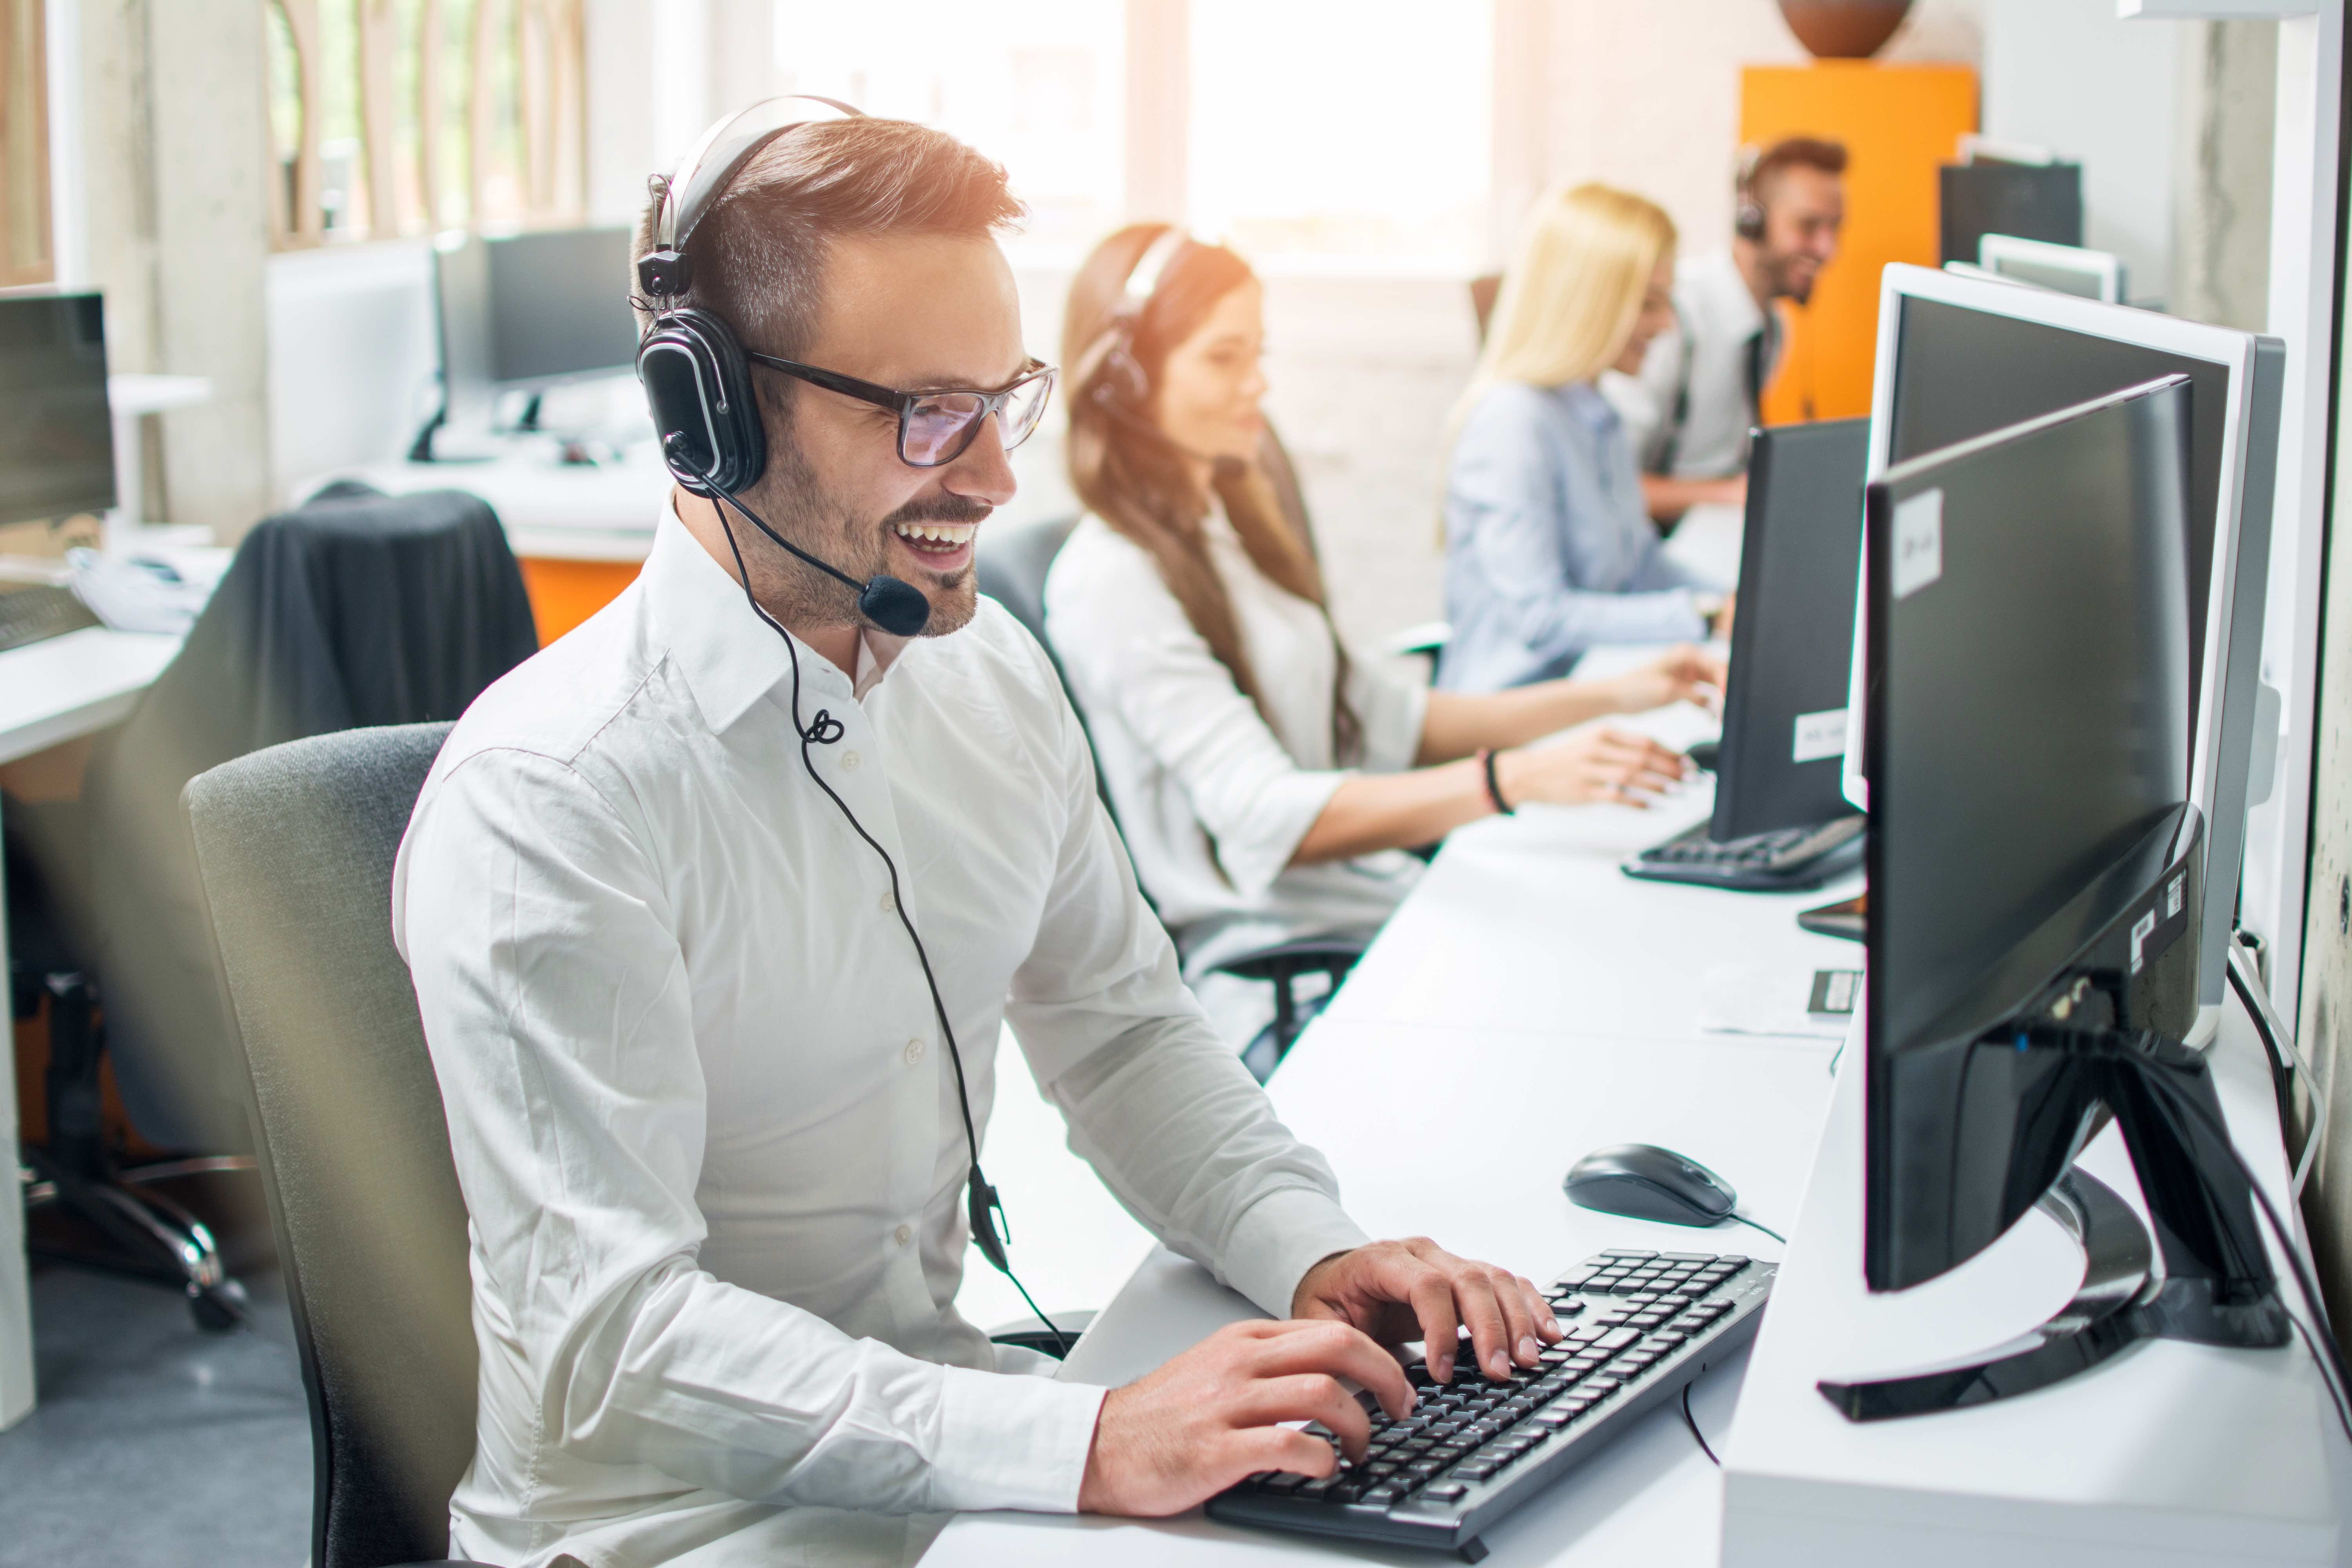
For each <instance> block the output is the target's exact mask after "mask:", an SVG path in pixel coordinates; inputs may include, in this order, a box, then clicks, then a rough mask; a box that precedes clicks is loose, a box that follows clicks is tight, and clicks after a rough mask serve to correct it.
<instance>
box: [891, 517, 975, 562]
mask: <svg viewBox="0 0 2352 1568" xmlns="http://www.w3.org/2000/svg"><path fill="white" fill-rule="evenodd" d="M890 531H891V532H893V533H895V534H897V535H898V538H899V539H900V540H901V541H902V542H904V543H905V544H906V546H907V548H908V549H909V550H912V551H913V552H915V553H916V554H918V555H953V554H954V553H955V552H957V551H959V550H961V549H962V548H963V547H964V546H965V545H967V544H970V543H971V536H972V535H973V534H975V533H978V532H979V531H980V524H978V523H976V522H894V523H892V524H891V525H890Z"/></svg>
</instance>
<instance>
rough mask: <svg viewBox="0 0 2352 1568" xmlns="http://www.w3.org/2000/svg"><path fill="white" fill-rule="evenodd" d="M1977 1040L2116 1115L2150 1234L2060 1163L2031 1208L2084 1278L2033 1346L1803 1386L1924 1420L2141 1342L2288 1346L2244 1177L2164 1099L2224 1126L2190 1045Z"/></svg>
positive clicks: (2059, 1036)
mask: <svg viewBox="0 0 2352 1568" xmlns="http://www.w3.org/2000/svg"><path fill="white" fill-rule="evenodd" d="M1976 1048H1977V1049H1979V1050H1986V1049H1993V1050H2002V1051H2009V1050H2019V1049H2049V1050H2059V1051H2063V1052H2065V1053H2067V1054H2068V1055H2069V1056H2070V1057H2072V1058H2074V1061H2075V1064H2076V1066H2077V1068H2078V1073H2077V1075H2076V1076H2077V1077H2078V1078H2079V1079H2080V1082H2079V1083H2078V1084H2077V1086H2076V1087H2077V1089H2078V1090H2080V1091H2082V1092H2084V1093H2087V1094H2088V1095H2089V1096H2090V1097H2091V1100H2093V1101H2095V1103H2096V1104H2097V1105H2099V1106H2103V1107H2105V1109H2106V1110H2110V1111H2111V1112H2112V1113H2113V1114H2114V1116H2115V1118H2116V1121H2119V1122H2120V1123H2121V1124H2122V1128H2123V1135H2124V1143H2125V1147H2126V1149H2128V1150H2129V1151H2130V1153H2131V1158H2132V1168H2133V1169H2134V1171H2136V1172H2137V1173H2138V1175H2139V1182H2140V1188H2141V1191H2142V1192H2143V1193H2144V1194H2146V1195H2147V1205H2148V1213H2149V1216H2150V1218H2151V1219H2153V1220H2154V1221H2155V1226H2156V1235H2155V1236H2154V1237H2150V1235H2149V1234H2148V1229H2147V1226H2144V1225H2142V1224H2141V1223H2140V1218H2139V1215H2137V1213H2135V1212H2134V1211H2133V1209H2132V1208H2131V1206H2130V1205H2128V1204H2126V1203H2125V1202H2124V1200H2123V1199H2122V1198H2121V1197H2119V1196H2118V1195H2117V1194H2116V1192H2115V1189H2113V1188H2112V1187H2109V1186H2108V1185H2106V1184H2105V1183H2104V1182H2101V1181H2100V1180H2098V1179H2097V1178H2096V1177H2095V1176H2093V1175H2091V1174H2090V1173H2088V1172H2085V1171H2082V1170H2077V1169H2072V1168H2070V1169H2068V1170H2067V1171H2065V1172H2064V1173H2062V1174H2061V1175H2060V1176H2059V1178H2058V1180H2057V1181H2056V1182H2055V1183H2054V1184H2053V1185H2052V1186H2051V1188H2050V1190H2049V1191H2048V1192H2046V1193H2044V1194H2042V1199H2041V1201H2040V1203H2039V1204H2038V1205H2037V1206H2038V1207H2040V1208H2041V1210H2042V1212H2043V1213H2044V1214H2047V1215H2050V1216H2051V1217H2052V1218H2053V1219H2055V1220H2056V1221H2057V1222H2058V1223H2059V1224H2060V1225H2061V1226H2064V1227H2065V1229H2066V1230H2067V1232H2068V1233H2069V1234H2070V1235H2072V1236H2073V1237H2074V1240H2075V1242H2076V1244H2077V1245H2079V1246H2080V1247H2082V1249H2083V1256H2084V1270H2083V1283H2082V1285H2081V1287H2080V1288H2079V1289H2076V1291H2075V1292H2074V1299H2073V1300H2070V1301H2068V1302H2067V1303H2066V1305H2065V1306H2064V1307H2063V1308H2062V1309H2061V1310H2059V1311H2058V1312H2057V1313H2056V1315H2054V1316H2053V1317H2052V1318H2051V1319H2050V1320H2049V1321H2047V1322H2045V1323H2043V1324H2042V1326H2041V1327H2040V1328H2039V1329H2037V1330H2036V1331H2034V1332H2035V1335H2036V1337H2037V1342H2036V1343H2034V1344H2032V1345H2031V1346H2029V1347H2027V1348H2025V1349H2022V1350H2019V1351H2015V1352H2011V1353H2008V1354H2004V1355H1997V1356H1993V1357H1990V1358H1988V1359H1985V1360H1982V1361H1979V1362H1975V1363H1969V1364H1965V1365H1959V1366H1946V1367H1940V1368H1936V1369H1932V1370H1927V1371H1921V1372H1917V1373H1909V1374H1906V1375H1903V1376H1898V1377H1891V1378H1882V1379H1874V1380H1872V1381H1870V1382H1865V1383H1831V1382H1826V1381H1825V1382H1822V1383H1819V1384H1815V1386H1816V1387H1817V1388H1819V1389H1820V1390H1821V1392H1822V1396H1823V1397H1824V1398H1826V1399H1828V1400H1829V1402H1830V1403H1831V1404H1832V1405H1835V1406H1837V1408H1838V1410H1839V1412H1840V1413H1841V1414H1843V1415H1844V1416H1845V1417H1846V1419H1847V1420H1849V1421H1884V1420H1887V1419H1890V1418H1892V1417H1895V1416H1900V1415H1928V1414H1931V1413H1933V1412H1936V1411H1939V1410H1952V1409H1958V1408H1960V1407H1962V1406H1966V1405H1985V1404H1989V1403H1990V1402H1991V1401H1993V1400H1996V1399H2008V1398H2011V1397H2013V1396H2015V1395H2017V1394H2031V1393H2032V1392H2033V1391H2034V1390H2035V1389H2039V1388H2047V1387H2048V1386H2050V1384H2053V1383H2057V1382H2060V1381H2062V1380H2063V1379H2065V1378H2069V1377H2073V1376H2074V1375H2076V1374H2077V1373H2084V1372H2088V1371H2090V1370H2091V1369H2092V1368H2093V1367H2095V1366H2097V1365H2099V1364H2100V1363H2103V1362H2105V1361H2107V1360H2109V1359H2110V1358H2112V1357H2113V1356H2114V1355H2115V1354H2116V1352H2119V1351H2122V1350H2125V1349H2126V1348H2128V1347H2129V1346H2131V1345H2134V1344H2137V1343H2138V1342H2141V1341H2142V1340H2150V1339H2170V1340H2186V1341H2189V1342H2193V1343H2197V1344H2209V1345H2233V1346H2241V1347H2245V1348H2249V1349H2274V1348H2276V1347H2278V1346H2281V1345H2284V1344H2285V1343H2286V1342H2287V1340H2288V1336H2289V1333H2290V1328H2289V1322H2288V1318H2287V1313H2286V1308H2285V1306H2284V1303H2282V1302H2281V1301H2280V1300H2279V1297H2278V1285H2277V1279H2276V1276H2275V1275H2274V1274H2273V1272H2272V1270H2271V1267H2270V1258H2269V1255H2268V1253H2267V1252H2266V1251H2265V1250H2264V1249H2263V1238H2262V1233H2261V1232H2260V1230H2258V1229H2257V1228H2256V1226H2255V1221H2254V1214H2253V1204H2252V1194H2251V1193H2250V1191H2249V1190H2248V1188H2247V1185H2246V1179H2245V1176H2244V1174H2243V1173H2242V1172H2241V1171H2240V1170H2239V1168H2238V1165H2237V1163H2236V1162H2235V1161H2234V1160H2233V1159H2231V1156H2230V1154H2229V1152H2227V1151H2226V1150H2224V1149H2222V1148H2221V1147H2219V1146H2218V1144H2217V1143H2216V1141H2215V1139H2214V1135H2213V1131H2212V1130H2211V1129H2210V1128H2208V1127H2207V1126H2206V1125H2205V1124H2204V1119H2203V1118H2200V1117H2199V1116H2197V1115H2195V1114H2194V1113H2193V1112H2190V1111H2187V1110H2182V1109H2180V1108H2179V1106H2178V1105H2176V1104H2175V1103H2174V1100H2173V1097H2174V1096H2178V1095H2185V1096H2186V1097H2188V1098H2189V1099H2190V1100H2194V1101H2195V1102H2196V1103H2198V1104H2200V1105H2201V1106H2203V1107H2204V1109H2205V1110H2206V1112H2207V1114H2208V1115H2210V1117H2211V1119H2212V1121H2213V1123H2214V1125H2215V1126H2217V1127H2218V1126H2221V1125H2223V1123H2222V1121H2221V1101H2220V1100H2219V1098H2218V1097H2217V1096H2216V1095H2215V1094H2214V1092H2213V1080H2212V1078H2211V1075H2210V1072H2209V1071H2208V1070H2207V1068H2206V1065H2205V1060H2204V1058H2203V1057H2202V1056H2201V1055H2200V1053H2198V1052H2196V1051H2192V1050H2190V1049H2189V1047H2186V1046H2184V1045H2181V1044H2180V1043H2179V1041H2177V1040H2172V1039H2168V1038H2167V1037H2163V1036H2161V1035H2157V1034H2152V1033H2126V1032H2124V1031H2121V1030H2082V1029H2061V1028H2042V1027H2033V1028H2027V1029H2021V1030H2017V1031H2015V1032H2013V1033H2011V1034H2009V1035H2008V1036H2007V1037H2003V1038H1994V1039H1987V1040H1981V1041H1979V1042H1978V1045H1977V1047H1976ZM2168 1085H2169V1088H2168V1087H2167V1086H2168ZM2159 1253H2160V1254H2161V1258H2162V1268H2161V1269H2160V1270H2159V1269H2158V1268H2156V1267H2155V1265H2156V1263H2157V1259H2158V1254H2159Z"/></svg>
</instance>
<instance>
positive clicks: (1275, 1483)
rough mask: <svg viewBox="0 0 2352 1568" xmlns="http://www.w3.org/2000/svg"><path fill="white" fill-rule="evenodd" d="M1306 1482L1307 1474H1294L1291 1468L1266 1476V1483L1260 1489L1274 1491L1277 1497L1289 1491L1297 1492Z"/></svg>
mask: <svg viewBox="0 0 2352 1568" xmlns="http://www.w3.org/2000/svg"><path fill="white" fill-rule="evenodd" d="M1306 1484H1307V1478H1306V1477H1305V1476H1301V1475H1297V1474H1294V1473H1293V1472H1291V1471H1289V1470H1276V1471H1275V1473H1274V1474H1272V1475H1270V1476H1268V1477H1266V1478H1265V1484H1263V1485H1262V1486H1260V1487H1259V1488H1258V1489H1259V1490H1260V1491H1264V1492H1269V1493H1272V1494H1273V1495H1274V1496H1276V1497H1280V1496H1283V1495H1284V1494H1285V1493H1287V1492H1295V1491H1297V1489H1299V1488H1300V1487H1303V1486H1305V1485H1306Z"/></svg>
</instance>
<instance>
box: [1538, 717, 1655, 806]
mask: <svg viewBox="0 0 2352 1568" xmlns="http://www.w3.org/2000/svg"><path fill="white" fill-rule="evenodd" d="M1691 771H1692V769H1691V762H1690V759H1689V758H1688V757H1685V756H1684V755H1683V754H1682V753H1681V752H1677V751H1675V750H1674V749H1673V748H1672V747H1669V746H1662V745H1660V744H1659V743H1658V742H1655V741H1653V740H1651V739H1650V738H1649V737H1648V736H1646V735H1635V734H1631V733H1628V732H1627V731H1623V730H1614V729H1611V728H1609V727H1608V726H1606V725H1601V726H1597V727H1595V728H1593V729H1590V730H1580V731H1577V732H1576V733H1575V734H1573V735H1570V736H1569V737H1568V738H1567V739H1566V740H1564V741H1561V742H1559V743H1558V744H1557V745H1549V746H1529V747H1523V748H1521V749H1519V750H1517V751H1510V752H1496V756H1495V778H1496V783H1497V784H1500V785H1501V786H1502V790H1503V798H1504V799H1505V800H1507V801H1508V802H1510V804H1511V805H1512V807H1513V808H1514V809H1517V807H1519V806H1522V805H1531V804H1533V803H1534V802H1537V801H1543V802H1545V803H1547V804H1549V805H1634V806H1642V807H1647V806H1648V805H1649V804H1650V802H1651V801H1652V800H1654V798H1656V797H1657V796H1658V795H1663V794H1664V793H1665V792H1666V791H1667V790H1670V789H1673V788H1674V787H1675V785H1677V784H1681V783H1682V782H1683V781H1684V780H1685V779H1686V778H1688V777H1689V776H1690V774H1691Z"/></svg>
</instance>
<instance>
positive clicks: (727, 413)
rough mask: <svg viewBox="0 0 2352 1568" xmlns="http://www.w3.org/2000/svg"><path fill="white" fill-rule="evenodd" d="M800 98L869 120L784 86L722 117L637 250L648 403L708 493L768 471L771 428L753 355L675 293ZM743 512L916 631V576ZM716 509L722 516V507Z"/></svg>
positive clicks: (746, 484) (659, 184) (680, 462)
mask: <svg viewBox="0 0 2352 1568" xmlns="http://www.w3.org/2000/svg"><path fill="white" fill-rule="evenodd" d="M795 102H798V103H815V104H821V105H823V106H824V107H825V108H827V109H830V110H835V111H836V114H835V117H836V118H840V119H845V120H862V119H864V118H865V116H864V115H862V114H860V113H859V112H858V111H857V110H855V109H853V108H851V107H850V106H849V105H848V104H845V103H843V102H840V101H839V100H835V99H830V98H817V97H814V96H812V95H809V94H805V93H787V94H785V95H783V96H782V97H781V98H771V99H764V100H761V101H760V102H758V103H755V104H753V105H752V106H751V108H749V109H747V110H743V111H742V112H741V113H740V114H735V115H731V116H730V117H729V118H727V119H725V120H722V121H719V123H718V124H716V125H714V126H712V127H711V128H710V129H709V130H708V131H706V132H703V133H702V138H701V140H700V141H698V142H696V143H695V144H694V146H693V147H692V148H691V149H690V150H688V153H687V155H686V159H685V161H684V162H683V163H680V164H679V166H678V172H677V174H675V175H673V176H672V177H670V178H669V179H667V180H660V179H658V178H657V179H656V182H655V184H656V190H657V191H658V193H659V195H660V198H661V215H660V217H659V220H658V222H657V225H656V232H655V241H654V244H655V248H654V249H653V250H651V251H650V252H648V253H647V254H646V255H644V256H642V257H639V258H637V286H638V288H640V289H644V290H645V298H646V300H649V301H651V302H652V304H653V309H654V319H653V321H652V324H651V325H649V326H648V327H647V328H646V333H645V336H644V337H642V338H640V339H639V340H638V341H637V379H638V380H639V381H640V382H642V383H644V384H645V389H646V406H647V407H648V408H650V409H651V410H652V413H653V416H654V428H655V430H656V433H657V434H658V435H659V436H660V437H661V451H662V461H663V462H665V463H666V464H667V465H668V466H669V471H670V476H671V477H672V478H673V479H677V482H678V484H679V485H680V486H681V487H682V488H683V489H686V490H687V491H688V492H689V493H691V494H694V495H698V496H701V497H703V498H704V499H705V500H714V501H715V500H716V499H717V498H718V497H719V496H730V497H731V496H732V495H734V494H736V493H739V492H740V491H743V490H747V489H751V487H752V486H753V485H755V484H757V483H758V482H759V480H760V476H761V474H763V473H765V472H767V469H768V434H767V428H766V426H764V425H762V424H761V419H760V399H759V396H758V394H757V393H756V392H755V391H754V389H753V387H752V385H751V362H750V361H748V360H747V359H745V358H744V356H743V344H742V342H741V341H740V339H738V338H737V337H736V335H735V330H734V329H733V328H732V327H730V326H729V325H728V324H727V322H726V321H724V320H723V319H722V318H720V317H719V316H717V315H714V314H713V313H711V312H710V311H709V310H695V309H692V308H691V307H688V306H684V305H680V304H678V303H677V301H678V300H681V299H683V298H684V297H685V296H686V295H687V294H688V292H689V291H691V290H692V289H693V287H694V263H693V259H692V258H690V257H688V255H687V254H686V249H685V247H686V242H687V239H688V237H689V236H691V235H692V234H693V232H694V227H695V226H696V225H697V224H698V223H699V222H701V220H702V218H703V216H704V215H705V214H707V213H709V210H710V209H711V207H712V206H714V205H717V203H718V201H719V197H720V196H722V195H725V194H726V191H727V187H728V185H729V184H730V183H731V182H732V181H733V180H734V177H735V175H736V173H737V172H738V171H739V170H740V169H741V168H742V167H743V165H744V164H745V163H748V162H750V161H751V156H752V155H753V154H754V153H758V152H759V151H760V149H761V148H762V147H765V146H766V145H767V144H768V143H769V142H772V141H774V140H775V139H776V138H777V137H779V136H782V135H783V134H785V133H786V132H790V131H792V130H793V129H795V128H796V127H798V126H801V125H805V124H807V123H809V119H808V117H807V116H806V115H801V117H800V118H798V119H786V118H785V116H787V115H791V114H798V113H799V111H798V110H780V109H778V108H777V107H776V106H777V105H779V104H786V103H795ZM737 510H741V508H740V505H739V506H738V508H737ZM743 515H744V516H745V517H751V513H750V512H748V511H746V512H744V513H743ZM720 518H721V521H724V519H725V513H724V512H723V511H722V512H721V514H720ZM751 521H753V522H754V523H755V524H757V525H758V527H759V530H760V531H761V532H762V533H764V534H766V535H767V536H768V537H769V538H770V539H771V540H772V541H774V542H775V543H777V544H778V545H780V546H782V548H783V549H785V550H787V551H789V552H792V553H793V555H795V556H797V557H799V558H800V559H801V560H803V561H804V562H806V563H808V564H810V565H811V566H814V567H815V568H816V569H817V570H818V571H820V572H823V573H824V574H826V575H827V576H829V577H833V578H835V579H836V580H837V581H839V582H841V583H844V584H847V585H848V586H849V587H850V588H852V589H854V590H855V591H856V594H857V611H858V614H860V615H862V616H865V617H866V619H867V620H869V621H871V622H873V623H874V624H875V625H876V626H879V627H881V628H882V629H883V630H884V631H886V632H888V633H890V634H891V635H893V636H894V637H914V636H917V635H918V634H919V633H920V632H921V631H922V629H923V627H924V626H925V625H926V624H927V623H928V622H929V619H930V614H931V605H930V601H929V600H928V599H926V598H924V597H923V595H922V592H921V590H919V589H918V588H916V587H915V586H914V584H910V583H907V582H904V581H902V580H901V579H899V578H897V577H892V576H888V575H877V576H875V577H872V578H869V579H867V580H866V582H863V583H860V582H859V581H858V580H857V579H856V578H855V577H852V576H851V575H849V574H848V573H846V572H844V571H841V570H840V569H838V568H837V567H835V566H833V565H831V564H829V563H826V562H824V561H820V560H818V559H817V558H816V557H815V556H814V555H812V554H810V553H809V552H807V551H805V550H803V549H802V548H801V547H800V546H799V545H797V544H794V543H793V542H792V541H790V540H788V539H785V538H784V537H782V535H781V534H779V533H777V532H776V531H775V530H774V529H772V528H770V527H769V526H768V525H767V524H766V523H764V522H761V521H760V520H759V519H758V518H756V517H751Z"/></svg>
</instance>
